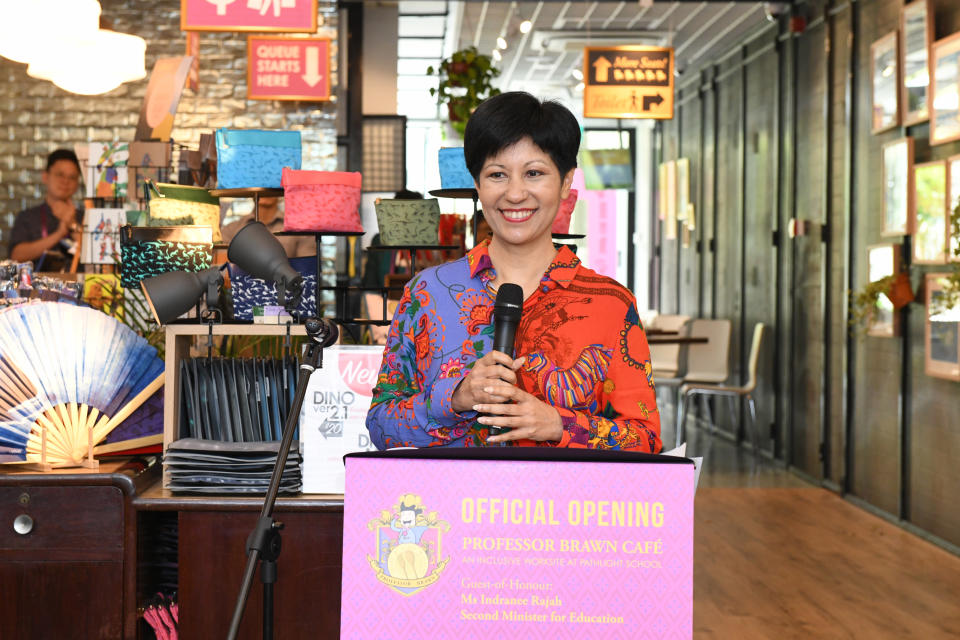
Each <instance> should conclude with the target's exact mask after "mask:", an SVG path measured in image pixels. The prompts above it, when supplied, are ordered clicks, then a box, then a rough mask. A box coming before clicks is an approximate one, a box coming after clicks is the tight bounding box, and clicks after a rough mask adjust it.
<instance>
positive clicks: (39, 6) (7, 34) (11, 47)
mask: <svg viewBox="0 0 960 640" xmlns="http://www.w3.org/2000/svg"><path fill="white" fill-rule="evenodd" d="M0 16H3V19H2V20H0V56H3V57H4V58H9V59H10V60H13V61H15V62H24V63H29V62H32V61H33V59H34V58H35V57H36V56H37V55H40V54H43V53H44V52H45V50H47V49H49V48H50V47H53V46H57V43H58V42H62V41H63V40H64V39H65V38H67V39H69V38H74V37H76V36H77V35H78V34H84V33H93V32H95V31H96V30H97V29H98V27H99V26H100V3H99V2H97V0H0ZM68 55H69V54H68Z"/></svg>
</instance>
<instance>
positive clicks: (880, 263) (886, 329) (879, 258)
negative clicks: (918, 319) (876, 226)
mask: <svg viewBox="0 0 960 640" xmlns="http://www.w3.org/2000/svg"><path fill="white" fill-rule="evenodd" d="M899 272H900V245H896V244H875V245H871V246H869V247H867V282H876V281H877V280H882V279H883V278H887V277H889V276H892V275H895V274H897V273H899ZM899 321H900V314H899V313H897V312H896V310H895V309H894V308H893V303H892V302H890V298H888V297H887V296H885V295H881V296H879V297H878V298H877V304H876V306H875V308H874V310H873V313H872V315H871V316H870V319H869V320H868V321H867V335H868V336H877V337H880V338H892V337H895V336H898V335H900V326H899V325H900V322H899Z"/></svg>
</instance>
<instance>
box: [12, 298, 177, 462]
mask: <svg viewBox="0 0 960 640" xmlns="http://www.w3.org/2000/svg"><path fill="white" fill-rule="evenodd" d="M162 385H163V361H162V360H161V359H160V358H159V357H158V356H157V351H156V349H154V348H153V347H151V346H150V345H149V344H147V341H146V340H144V339H143V338H142V337H140V336H139V335H137V334H136V333H135V332H134V331H133V330H131V329H130V328H128V327H126V326H125V325H123V324H122V323H120V322H118V321H117V320H115V319H113V318H111V317H110V316H107V315H105V314H104V313H102V312H100V311H97V310H95V309H91V308H89V307H78V306H74V305H69V304H62V303H56V302H40V303H36V304H25V305H20V306H18V307H10V308H8V309H5V310H3V311H0V462H41V446H42V443H43V439H44V438H43V434H44V431H45V432H46V433H45V439H46V459H45V462H47V463H49V464H51V465H53V466H71V465H77V464H80V463H81V462H82V461H83V459H84V457H85V456H86V454H87V451H88V446H89V442H90V439H91V434H90V430H92V441H93V444H96V443H98V442H100V441H101V440H103V439H104V438H105V437H106V436H107V435H108V434H109V433H110V432H111V431H112V430H113V429H114V427H116V426H117V425H118V424H120V423H121V422H123V420H124V419H125V418H126V417H127V416H129V415H130V414H131V413H132V412H133V411H134V410H135V409H136V408H137V407H139V406H140V405H141V404H142V403H143V402H144V401H145V400H146V399H147V398H149V397H150V396H151V395H153V394H154V392H156V391H157V389H159V388H160V387H161V386H162Z"/></svg>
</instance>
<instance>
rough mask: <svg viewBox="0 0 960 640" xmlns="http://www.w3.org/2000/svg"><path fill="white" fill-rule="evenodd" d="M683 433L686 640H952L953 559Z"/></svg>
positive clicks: (728, 449) (957, 580)
mask: <svg viewBox="0 0 960 640" xmlns="http://www.w3.org/2000/svg"><path fill="white" fill-rule="evenodd" d="M691 435H692V437H693V439H694V441H693V442H692V444H694V445H695V446H694V447H693V450H692V452H691V453H690V454H689V455H705V461H704V468H703V473H702V476H701V481H700V486H699V488H698V490H697V496H696V511H695V513H696V516H695V517H696V525H695V527H696V528H695V554H696V555H695V561H694V565H695V570H694V637H695V638H736V639H741V638H743V639H749V638H774V639H776V640H787V639H791V638H804V639H807V638H816V639H819V638H919V639H924V640H926V639H934V640H936V639H939V638H960V558H958V557H957V556H954V555H952V554H950V553H948V552H947V551H944V550H943V549H941V548H939V547H937V546H935V545H933V544H931V543H929V542H926V541H925V540H923V539H921V538H919V537H917V536H915V535H913V534H911V533H908V532H906V531H904V530H903V529H901V528H899V527H897V526H895V525H893V524H891V523H889V522H886V521H884V520H882V519H880V518H878V517H876V516H874V515H872V514H870V513H868V512H866V511H864V510H863V509H861V508H859V507H856V506H854V505H852V504H851V503H849V502H847V501H845V500H843V499H842V498H841V497H839V496H837V495H836V494H834V493H832V492H830V491H828V490H826V489H822V488H819V487H814V486H812V485H809V484H806V483H805V482H804V481H802V480H800V479H799V478H797V477H796V476H794V475H793V474H791V473H789V472H787V471H784V470H782V469H778V468H776V467H774V466H772V465H770V464H765V463H763V462H757V461H756V460H754V458H753V456H752V455H751V454H749V453H748V452H746V451H743V450H739V449H737V448H736V447H734V446H732V445H731V444H729V443H727V442H723V441H721V440H718V439H715V438H709V439H708V438H705V437H704V436H703V435H696V434H691ZM697 438H699V440H696V439H697Z"/></svg>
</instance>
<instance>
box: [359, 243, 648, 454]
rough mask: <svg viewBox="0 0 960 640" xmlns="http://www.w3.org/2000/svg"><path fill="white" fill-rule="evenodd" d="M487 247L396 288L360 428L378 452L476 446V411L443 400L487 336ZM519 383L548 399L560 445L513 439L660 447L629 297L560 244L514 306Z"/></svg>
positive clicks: (481, 434) (481, 432) (481, 429)
mask: <svg viewBox="0 0 960 640" xmlns="http://www.w3.org/2000/svg"><path fill="white" fill-rule="evenodd" d="M495 276H496V273H495V271H494V269H493V264H492V263H491V261H490V256H489V254H488V253H487V244H486V243H483V244H480V245H479V246H477V247H476V248H474V249H473V250H472V251H470V253H468V254H467V255H466V256H465V257H463V258H461V259H460V260H456V261H453V262H448V263H446V264H442V265H439V266H437V267H432V268H430V269H425V270H424V271H422V272H421V273H420V274H418V275H417V276H416V277H415V278H413V279H412V280H411V281H410V283H409V284H408V285H407V287H406V289H405V290H404V292H403V297H402V299H401V300H400V304H399V306H398V307H397V311H396V313H395V315H394V318H393V324H392V325H391V327H390V332H389V334H388V336H387V344H386V347H385V348H384V354H383V364H382V365H381V367H380V373H379V376H378V379H377V386H376V387H375V388H374V390H373V402H372V404H371V406H370V412H369V414H368V415H367V429H368V430H369V431H370V435H371V437H372V439H373V442H374V444H375V445H376V446H377V448H379V449H391V448H394V447H431V446H452V447H468V446H484V444H485V440H486V438H487V427H485V426H483V425H481V424H479V423H477V422H476V418H477V413H476V412H475V411H467V412H464V413H457V412H456V411H454V410H453V408H452V406H451V404H450V402H451V398H452V396H453V392H454V390H455V389H456V388H457V385H458V384H459V383H460V381H461V380H462V379H463V378H464V377H465V376H466V374H467V372H468V371H469V369H470V367H472V366H473V363H474V362H475V361H476V360H477V359H479V358H480V357H482V356H483V354H485V353H486V352H487V351H489V350H490V349H491V346H492V344H493V303H494V299H495V298H496V293H495V292H494V291H493V290H492V288H491V286H490V285H491V282H492V281H493V279H494V278H495ZM515 349H516V355H517V357H520V356H526V362H525V363H524V364H523V366H522V367H521V369H520V371H518V378H519V381H518V386H519V387H520V388H522V389H523V390H525V391H527V392H529V393H531V394H533V395H535V396H537V397H538V398H540V399H542V400H544V401H545V402H548V403H549V404H551V405H553V406H554V407H556V408H557V410H558V412H559V413H560V417H561V419H562V421H563V437H562V439H561V440H560V441H559V442H543V443H538V442H533V441H529V440H520V441H516V442H515V444H520V445H528V446H530V445H540V446H560V447H589V448H596V449H633V450H639V451H647V452H652V453H657V452H659V451H660V447H661V443H660V416H659V414H658V413H657V404H656V395H655V393H654V388H653V370H652V367H651V364H650V348H649V347H648V345H647V337H646V334H645V333H644V331H643V327H642V326H641V324H640V319H639V317H638V315H637V309H636V303H635V301H634V297H633V295H632V294H631V293H630V292H629V291H627V290H626V289H625V288H623V287H622V286H621V285H619V284H618V283H617V282H616V281H614V280H612V279H610V278H608V277H606V276H601V275H599V274H597V273H596V272H594V271H591V270H590V269H588V268H587V267H585V266H583V265H582V264H581V263H580V260H579V259H578V258H577V256H576V255H575V254H574V253H573V252H572V251H570V250H569V249H568V248H566V247H563V248H561V249H560V250H559V251H558V252H557V254H556V257H555V258H554V261H553V263H551V265H550V267H549V268H548V269H547V272H546V273H545V274H544V276H543V279H542V280H541V281H540V287H539V289H538V290H537V291H536V292H535V293H534V294H532V295H531V296H530V297H529V298H527V300H526V301H525V302H524V305H523V315H522V317H521V320H520V324H519V327H518V329H517V335H516V341H515Z"/></svg>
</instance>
